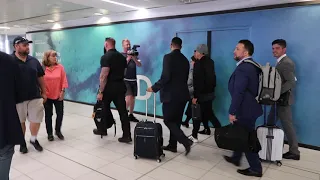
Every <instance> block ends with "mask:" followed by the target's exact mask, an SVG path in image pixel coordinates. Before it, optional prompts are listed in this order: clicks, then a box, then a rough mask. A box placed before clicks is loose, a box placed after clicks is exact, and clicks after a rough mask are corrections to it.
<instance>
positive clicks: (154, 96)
mask: <svg viewBox="0 0 320 180" xmlns="http://www.w3.org/2000/svg"><path fill="white" fill-rule="evenodd" d="M152 94H153V122H154V123H156V93H154V92H153V93H152ZM147 121H148V99H146V121H145V122H147Z"/></svg>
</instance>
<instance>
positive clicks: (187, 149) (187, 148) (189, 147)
mask: <svg viewBox="0 0 320 180" xmlns="http://www.w3.org/2000/svg"><path fill="white" fill-rule="evenodd" d="M192 145H193V141H191V140H189V144H188V145H187V146H185V148H186V156H187V155H188V154H189V153H190V151H191V146H192Z"/></svg>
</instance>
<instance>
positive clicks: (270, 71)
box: [244, 60, 282, 105]
mask: <svg viewBox="0 0 320 180" xmlns="http://www.w3.org/2000/svg"><path fill="white" fill-rule="evenodd" d="M244 62H247V63H251V64H253V65H255V66H256V67H258V68H259V69H261V73H260V75H259V90H258V95H257V97H256V100H257V101H258V103H259V104H264V105H273V104H275V103H276V102H277V101H278V99H279V98H280V95H281V84H282V81H281V76H280V74H279V72H278V71H277V69H276V68H275V67H272V66H270V63H267V64H266V65H265V66H261V65H260V64H258V63H257V62H254V61H253V60H244Z"/></svg>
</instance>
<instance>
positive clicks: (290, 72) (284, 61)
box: [268, 39, 300, 160]
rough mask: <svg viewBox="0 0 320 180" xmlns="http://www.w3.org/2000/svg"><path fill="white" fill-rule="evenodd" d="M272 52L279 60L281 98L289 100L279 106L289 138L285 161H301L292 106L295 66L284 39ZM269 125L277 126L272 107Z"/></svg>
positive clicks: (276, 42) (276, 41)
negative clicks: (288, 54)
mask: <svg viewBox="0 0 320 180" xmlns="http://www.w3.org/2000/svg"><path fill="white" fill-rule="evenodd" d="M272 51H273V55H274V57H276V58H277V65H276V69H277V70H278V72H279V74H280V76H281V79H282V85H281V96H283V97H284V98H286V99H287V102H288V103H287V104H283V105H281V106H280V105H278V106H277V108H276V109H277V117H279V119H280V120H281V124H282V127H283V130H284V133H285V134H286V136H287V138H288V143H289V147H290V148H289V152H287V153H285V154H283V158H285V159H293V160H300V151H299V149H298V148H299V146H298V140H297V135H296V132H295V129H294V126H293V120H292V111H291V105H292V104H293V103H294V98H293V92H292V91H293V89H294V88H295V86H296V76H295V64H294V62H293V61H292V60H291V59H290V58H289V57H288V56H287V55H286V51H287V43H286V41H285V40H283V39H277V40H274V41H273V42H272ZM268 124H271V125H274V124H276V119H275V111H274V106H272V107H271V110H270V114H269V116H268Z"/></svg>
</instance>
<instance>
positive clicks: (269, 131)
mask: <svg viewBox="0 0 320 180" xmlns="http://www.w3.org/2000/svg"><path fill="white" fill-rule="evenodd" d="M266 109H267V108H266V105H265V106H264V125H262V126H259V127H257V135H258V139H259V141H260V144H261V147H262V149H261V151H260V152H259V157H260V159H261V160H265V161H269V162H276V163H277V165H278V166H281V165H282V163H281V160H282V153H283V145H284V132H283V130H282V129H280V128H279V127H277V126H276V125H272V126H269V125H267V120H266ZM274 110H275V116H276V118H277V113H276V112H277V111H276V105H275V108H274Z"/></svg>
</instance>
